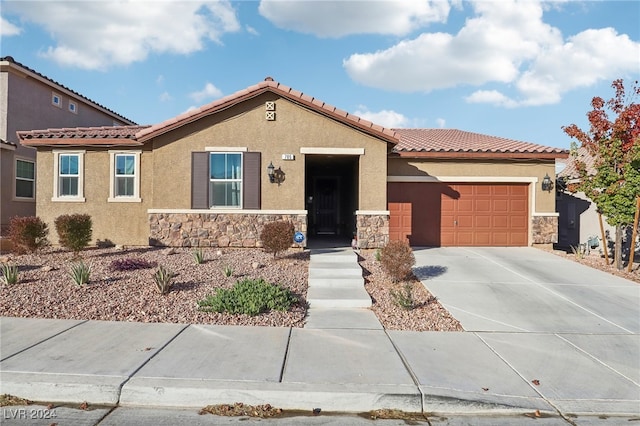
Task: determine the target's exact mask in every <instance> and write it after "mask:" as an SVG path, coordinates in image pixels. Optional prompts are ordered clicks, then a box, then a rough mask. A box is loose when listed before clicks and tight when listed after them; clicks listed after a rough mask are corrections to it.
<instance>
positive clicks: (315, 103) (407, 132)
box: [18, 77, 568, 159]
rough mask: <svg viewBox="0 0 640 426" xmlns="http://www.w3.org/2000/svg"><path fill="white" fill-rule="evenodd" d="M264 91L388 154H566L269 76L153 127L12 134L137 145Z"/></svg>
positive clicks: (29, 139) (31, 141)
mask: <svg viewBox="0 0 640 426" xmlns="http://www.w3.org/2000/svg"><path fill="white" fill-rule="evenodd" d="M265 92H272V93H275V94H277V95H279V96H281V97H283V98H285V99H288V100H289V101H291V102H294V103H296V104H299V105H302V106H304V107H306V108H309V109H311V110H313V111H315V112H317V113H319V114H322V115H324V116H326V117H329V118H331V119H333V120H336V121H338V122H341V123H343V124H345V125H347V126H350V127H352V128H355V129H358V130H360V131H362V132H365V133H367V134H370V135H372V136H374V137H376V138H378V139H381V140H383V141H386V142H387V143H388V144H390V145H391V146H392V147H393V151H392V152H393V153H395V154H397V155H399V156H403V157H431V158H443V159H446V158H458V159H459V158H531V159H534V158H535V159H554V158H564V157H567V155H568V151H566V150H563V149H560V148H553V147H548V146H543V145H537V144H533V143H528V142H522V141H516V140H512V139H505V138H500V137H496V136H487V135H481V134H478V133H472V132H465V131H461V130H454V129H389V128H385V127H382V126H378V125H376V124H374V123H372V122H370V121H367V120H364V119H362V118H360V117H358V116H356V115H353V114H350V113H347V112H345V111H341V110H339V109H338V108H336V107H334V106H332V105H329V104H327V103H325V102H323V101H321V100H319V99H317V98H314V97H312V96H309V95H306V94H304V93H302V92H299V91H297V90H294V89H292V88H290V87H287V86H285V85H283V84H280V83H278V82H276V81H274V80H273V79H272V78H270V77H267V78H266V79H265V80H264V81H262V82H260V83H258V84H256V85H253V86H250V87H248V88H246V89H244V90H240V91H238V92H236V93H234V94H232V95H229V96H225V97H224V98H222V99H218V100H216V101H214V102H211V103H209V104H207V105H204V106H202V107H200V108H198V109H195V110H192V111H189V112H186V113H184V114H181V115H179V116H177V117H174V118H172V119H169V120H166V121H163V122H162V123H159V124H155V125H153V126H122V127H114V128H111V127H93V128H77V129H48V130H36V131H25V132H18V136H19V138H20V140H21V143H22V144H23V145H27V146H60V145H62V146H83V145H94V146H111V145H119V146H136V145H142V144H144V143H145V142H148V141H150V140H152V139H153V138H155V137H157V136H160V135H162V134H164V133H167V132H170V131H172V130H175V129H177V128H180V127H182V126H186V125H188V124H190V123H193V122H195V121H197V120H199V119H201V118H203V117H206V116H209V115H212V114H215V113H217V112H219V111H222V110H225V109H227V108H230V107H232V106H234V105H237V104H239V103H241V102H243V101H246V100H248V99H251V98H254V97H256V96H259V95H261V94H263V93H265Z"/></svg>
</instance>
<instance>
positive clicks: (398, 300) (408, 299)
mask: <svg viewBox="0 0 640 426" xmlns="http://www.w3.org/2000/svg"><path fill="white" fill-rule="evenodd" d="M390 293H391V298H392V299H393V303H395V304H396V305H397V306H399V307H400V308H402V309H406V310H408V311H410V310H411V309H413V307H414V306H415V303H414V300H413V286H412V285H411V283H405V285H404V286H403V287H402V290H394V289H391V290H390Z"/></svg>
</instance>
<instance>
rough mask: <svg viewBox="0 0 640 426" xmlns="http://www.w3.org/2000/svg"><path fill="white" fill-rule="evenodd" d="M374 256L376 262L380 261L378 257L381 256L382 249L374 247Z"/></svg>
mask: <svg viewBox="0 0 640 426" xmlns="http://www.w3.org/2000/svg"><path fill="white" fill-rule="evenodd" d="M374 256H375V259H376V262H380V259H381V258H382V250H380V249H376V252H375V255H374Z"/></svg>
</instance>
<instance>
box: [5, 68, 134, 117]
mask: <svg viewBox="0 0 640 426" xmlns="http://www.w3.org/2000/svg"><path fill="white" fill-rule="evenodd" d="M0 62H9V63H10V64H13V65H15V66H16V67H20V68H22V69H23V70H25V71H28V72H30V73H32V74H35V75H36V76H38V77H40V78H42V79H44V80H46V81H48V82H49V83H51V84H53V85H56V86H58V87H60V88H62V89H64V90H66V91H68V92H70V93H73V94H74V95H76V96H77V97H78V98H80V99H83V100H84V101H86V102H88V103H90V104H93V105H95V106H97V107H98V108H100V109H103V110H104V111H106V112H108V113H109V114H111V115H113V116H114V117H118V118H119V119H120V120H122V121H124V122H125V123H126V124H136V123H135V121H132V120H129V119H128V118H127V117H125V116H122V115H120V114H118V113H117V112H115V111H113V110H110V109H109V108H107V107H105V106H104V105H100V104H99V103H97V102H95V101H92V100H91V99H89V98H87V97H86V96H84V95H81V94H80V93H78V92H76V91H75V90H72V89H69V88H68V87H67V86H65V85H63V84H60V83H58V82H57V81H55V80H53V79H51V78H49V77H47V76H46V75H43V74H40V73H39V72H38V71H36V70H34V69H32V68H29V67H28V66H26V65H24V64H21V63H20V62H18V61H16V60H15V59H13V56H3V57H0Z"/></svg>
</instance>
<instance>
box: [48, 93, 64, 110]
mask: <svg viewBox="0 0 640 426" xmlns="http://www.w3.org/2000/svg"><path fill="white" fill-rule="evenodd" d="M51 104H52V105H55V106H57V107H58V108H60V107H62V97H61V96H60V95H58V94H57V93H52V94H51Z"/></svg>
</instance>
